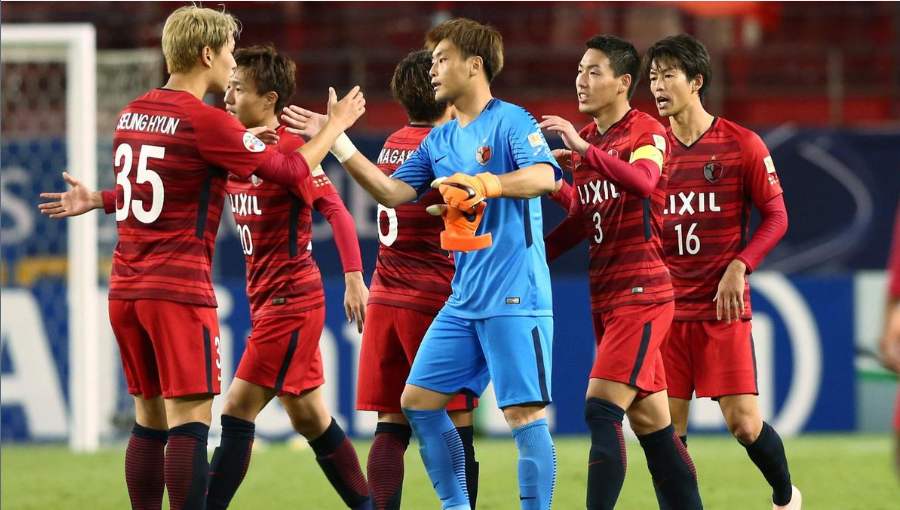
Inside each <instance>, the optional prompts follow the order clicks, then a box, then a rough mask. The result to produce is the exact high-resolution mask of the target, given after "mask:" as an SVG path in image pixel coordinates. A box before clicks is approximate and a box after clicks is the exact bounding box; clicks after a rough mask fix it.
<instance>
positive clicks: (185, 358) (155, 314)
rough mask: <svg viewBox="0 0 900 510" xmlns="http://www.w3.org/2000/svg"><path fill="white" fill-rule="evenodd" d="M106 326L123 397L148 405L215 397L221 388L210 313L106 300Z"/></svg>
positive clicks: (143, 301)
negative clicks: (115, 349)
mask: <svg viewBox="0 0 900 510" xmlns="http://www.w3.org/2000/svg"><path fill="white" fill-rule="evenodd" d="M109 322H110V324H111V325H112V330H113V333H114V334H115V335H116V342H118V344H119V352H120V354H121V355H122V367H123V368H124V369H125V380H126V381H127V383H128V393H131V394H132V395H142V396H143V397H144V398H145V399H150V398H153V397H156V396H157V395H160V394H162V396H163V398H173V397H184V396H187V395H198V394H214V395H218V394H219V391H220V386H221V383H222V357H221V352H220V347H219V320H218V316H217V315H216V309H215V308H210V307H207V306H197V305H187V304H184V303H176V302H174V301H162V300H154V299H139V300H136V301H123V300H119V299H110V300H109Z"/></svg>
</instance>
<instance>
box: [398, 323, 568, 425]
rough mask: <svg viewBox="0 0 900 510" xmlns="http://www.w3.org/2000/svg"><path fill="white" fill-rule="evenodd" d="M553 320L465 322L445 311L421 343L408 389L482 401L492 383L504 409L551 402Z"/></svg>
mask: <svg viewBox="0 0 900 510" xmlns="http://www.w3.org/2000/svg"><path fill="white" fill-rule="evenodd" d="M552 338H553V317H527V316H502V317H492V318H489V319H462V318H459V317H454V316H452V315H449V314H445V313H444V312H443V311H441V312H440V313H439V314H438V315H437V317H435V319H434V322H432V323H431V327H430V328H428V332H427V333H425V338H424V339H423V340H422V345H421V346H420V347H419V352H418V353H417V354H416V358H415V360H414V361H413V365H412V369H411V370H410V373H409V378H408V379H407V380H406V382H407V384H412V385H415V386H420V387H422V388H425V389H428V390H432V391H436V392H439V393H448V394H452V393H457V392H460V391H462V392H466V393H470V394H473V395H475V396H477V397H480V396H481V394H482V393H483V392H484V390H485V388H487V385H488V383H489V382H491V381H493V382H494V392H495V393H496V395H497V404H498V405H499V406H500V408H504V407H508V406H513V405H521V404H528V403H541V404H545V405H546V404H549V403H550V400H551V399H550V370H551V365H552V363H551V360H552V349H553V342H552Z"/></svg>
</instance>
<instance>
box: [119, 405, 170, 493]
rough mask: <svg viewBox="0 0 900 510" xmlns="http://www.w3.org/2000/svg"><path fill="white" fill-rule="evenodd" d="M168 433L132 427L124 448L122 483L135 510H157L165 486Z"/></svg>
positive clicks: (137, 426) (138, 426) (136, 425)
mask: <svg viewBox="0 0 900 510" xmlns="http://www.w3.org/2000/svg"><path fill="white" fill-rule="evenodd" d="M167 436H168V433H167V432H166V431H165V430H154V429H150V428H147V427H142V426H140V425H138V424H137V423H135V424H134V428H133V429H131V439H129V440H128V449H126V450H125V484H126V485H127V486H128V497H129V498H130V499H131V507H132V508H133V509H134V510H159V508H161V507H162V500H163V490H164V489H165V476H164V473H165V471H164V469H165V450H166V438H167Z"/></svg>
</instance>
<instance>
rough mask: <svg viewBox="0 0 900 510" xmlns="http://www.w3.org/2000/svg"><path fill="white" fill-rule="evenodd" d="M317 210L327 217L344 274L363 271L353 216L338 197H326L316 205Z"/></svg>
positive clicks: (317, 201)
mask: <svg viewBox="0 0 900 510" xmlns="http://www.w3.org/2000/svg"><path fill="white" fill-rule="evenodd" d="M315 207H316V210H318V211H319V212H320V213H322V215H323V216H325V219H326V220H328V224H329V225H331V231H332V232H333V233H334V244H335V246H336V247H337V251H338V255H339V256H340V257H341V266H342V267H343V268H344V273H351V272H354V271H362V269H363V267H362V257H361V256H360V253H359V238H358V237H357V235H356V224H355V223H354V222H353V216H352V215H351V214H350V212H349V211H347V208H346V207H345V206H344V202H343V201H341V199H340V197H338V196H337V195H326V196H324V197H322V198H320V199H318V200H316V204H315Z"/></svg>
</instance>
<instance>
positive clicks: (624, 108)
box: [541, 36, 702, 509]
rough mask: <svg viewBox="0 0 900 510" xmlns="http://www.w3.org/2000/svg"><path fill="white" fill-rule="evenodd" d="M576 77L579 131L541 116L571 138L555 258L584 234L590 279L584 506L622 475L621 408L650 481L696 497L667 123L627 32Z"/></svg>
mask: <svg viewBox="0 0 900 510" xmlns="http://www.w3.org/2000/svg"><path fill="white" fill-rule="evenodd" d="M586 46H587V51H585V53H584V57H582V59H581V62H580V63H579V64H578V73H577V75H576V79H575V86H576V92H577V95H578V109H579V111H580V112H582V113H584V114H587V115H589V116H590V117H592V119H593V121H592V122H591V123H590V124H588V125H587V126H585V127H584V128H583V129H582V130H581V131H580V132H578V131H576V130H575V128H574V127H573V126H572V124H571V123H570V122H568V121H566V120H565V119H562V118H560V117H556V116H544V121H543V122H542V123H541V127H542V128H544V129H547V130H548V131H551V132H554V133H558V134H559V135H560V136H561V137H562V140H563V142H564V143H565V145H566V147H567V148H568V149H569V150H568V151H565V152H558V153H557V156H558V160H559V162H560V166H562V167H564V168H565V167H569V168H571V169H572V171H573V172H574V176H575V184H574V191H573V193H572V200H571V205H570V208H569V214H568V216H567V217H566V219H564V220H563V221H562V223H560V224H559V225H558V226H557V227H556V228H555V229H554V230H553V231H552V232H550V233H549V234H547V236H546V239H545V241H546V245H547V258H548V260H553V259H554V258H556V257H558V256H559V255H560V254H562V253H563V252H565V251H566V250H568V249H571V248H572V247H574V246H575V245H577V244H578V243H579V242H581V240H582V239H584V238H585V237H587V238H588V239H589V240H590V289H591V312H592V314H593V322H594V333H595V340H596V342H597V357H596V359H595V361H594V367H593V369H592V370H591V374H590V382H589V383H588V390H587V402H586V405H585V419H586V421H587V424H588V427H589V428H590V430H591V450H590V456H589V461H588V488H587V507H588V508H589V509H609V508H613V507H614V506H615V504H616V501H617V499H618V497H619V493H620V492H621V489H622V484H623V482H624V480H625V467H626V458H625V438H624V436H623V433H622V421H623V418H624V416H625V414H626V413H627V414H628V417H629V420H630V423H631V427H632V429H633V430H634V432H635V433H636V434H637V436H638V439H640V442H641V446H642V447H643V449H644V452H645V454H646V456H647V465H648V467H649V468H650V473H651V475H652V476H653V482H654V485H655V486H656V489H657V491H658V492H659V493H661V494H662V495H663V496H664V497H665V499H666V500H667V501H669V502H670V503H671V506H672V508H678V509H696V508H702V503H701V501H700V494H699V492H698V489H697V478H696V474H695V472H694V465H693V463H692V462H691V459H690V457H689V456H688V454H687V451H686V450H685V448H684V446H683V445H682V444H681V441H679V440H678V437H677V436H676V435H675V430H674V428H673V427H672V423H671V418H670V416H669V408H668V405H667V394H666V380H665V371H664V369H663V363H662V353H661V350H660V349H661V344H662V342H663V340H664V339H665V335H666V333H667V331H668V329H669V324H670V323H671V322H672V314H673V310H674V304H673V303H672V300H673V297H674V295H673V292H672V283H671V279H670V277H669V271H668V269H667V268H666V263H665V255H664V253H663V246H662V212H663V208H664V199H665V193H666V167H665V165H664V161H665V159H666V156H667V154H668V150H667V145H668V144H667V143H666V137H665V129H664V128H663V127H662V125H660V123H659V122H657V121H656V120H655V119H654V118H653V117H651V116H649V115H647V114H645V113H642V112H639V111H637V110H635V109H633V108H631V106H630V105H629V100H630V99H631V96H632V95H633V94H634V91H635V88H636V87H637V83H638V79H639V77H640V59H639V58H638V54H637V51H635V49H634V46H632V45H631V43H629V42H627V41H624V40H622V39H620V38H618V37H615V36H595V37H593V38H591V39H590V40H589V41H588V42H587V44H586Z"/></svg>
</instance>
